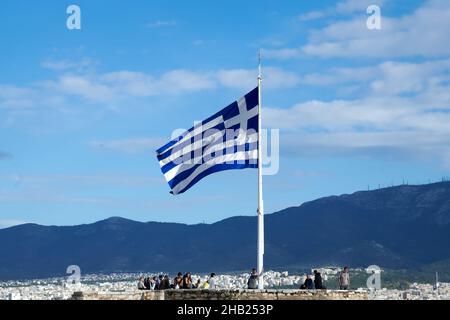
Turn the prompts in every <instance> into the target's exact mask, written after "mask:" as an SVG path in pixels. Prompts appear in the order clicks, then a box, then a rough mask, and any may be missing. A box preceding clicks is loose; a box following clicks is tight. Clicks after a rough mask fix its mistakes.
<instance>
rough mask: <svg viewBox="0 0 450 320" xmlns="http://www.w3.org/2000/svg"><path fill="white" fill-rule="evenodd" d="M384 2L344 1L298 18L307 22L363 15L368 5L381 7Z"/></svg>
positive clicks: (372, 0) (380, 0)
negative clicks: (339, 16)
mask: <svg viewBox="0 0 450 320" xmlns="http://www.w3.org/2000/svg"><path fill="white" fill-rule="evenodd" d="M385 2H386V0H345V1H340V2H338V3H337V4H336V5H335V6H333V7H328V8H325V9H323V10H315V11H310V12H307V13H303V14H301V15H300V16H299V17H298V18H299V21H301V22H307V21H312V20H318V19H323V18H326V17H330V16H336V15H341V16H342V15H352V14H354V13H361V14H365V13H366V10H367V8H368V7H369V6H370V5H378V6H382V5H383V4H384V3H385Z"/></svg>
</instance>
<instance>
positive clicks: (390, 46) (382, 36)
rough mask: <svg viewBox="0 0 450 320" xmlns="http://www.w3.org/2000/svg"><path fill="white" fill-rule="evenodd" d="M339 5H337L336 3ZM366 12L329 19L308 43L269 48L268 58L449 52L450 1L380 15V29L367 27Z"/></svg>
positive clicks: (348, 8)
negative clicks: (395, 15)
mask: <svg viewBox="0 0 450 320" xmlns="http://www.w3.org/2000/svg"><path fill="white" fill-rule="evenodd" d="M358 2H359V1H350V2H347V3H346V4H345V5H342V6H340V10H341V11H343V12H346V11H347V12H351V11H353V10H354V9H355V8H357V7H359V6H360V4H358ZM338 7H339V6H338ZM366 19H367V15H365V12H364V14H361V15H359V16H356V17H353V18H351V19H350V20H341V21H337V22H332V23H331V24H329V25H328V26H326V27H325V28H323V29H320V30H314V31H313V32H311V36H310V39H309V42H308V43H307V44H305V45H303V46H301V47H298V48H282V49H276V50H270V51H269V55H268V57H269V58H278V59H286V58H294V57H302V56H318V57H322V58H333V57H338V58H354V57H364V58H367V57H381V58H394V57H417V56H419V57H420V56H421V57H442V56H447V55H449V54H450V41H448V32H447V31H448V30H450V2H448V1H442V0H428V1H426V2H425V3H424V4H423V5H422V6H421V7H419V8H418V9H416V10H415V11H414V12H413V13H412V14H409V15H405V16H402V17H398V18H391V17H387V16H385V15H382V29H381V30H368V28H367V26H366Z"/></svg>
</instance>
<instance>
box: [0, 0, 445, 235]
mask: <svg viewBox="0 0 450 320" xmlns="http://www.w3.org/2000/svg"><path fill="white" fill-rule="evenodd" d="M71 4H76V5H78V6H80V8H81V30H68V29H67V28H66V19H67V17H68V15H67V14H66V8H67V7H68V6H69V5H71ZM371 4H377V5H380V7H381V13H382V29H381V30H368V29H367V27H366V20H367V18H368V15H367V13H366V8H367V7H368V6H369V5H371ZM448 30H450V3H449V2H448V1H441V0H427V1H425V0H424V1H412V0H384V1H381V0H371V1H365V0H362V1H361V0H340V1H284V2H280V1H277V2H276V1H261V0H260V1H206V0H204V1H132V2H130V1H111V0H109V1H100V0H96V1H58V2H56V1H40V2H39V4H30V3H29V1H23V0H22V1H3V2H2V8H1V11H0V35H1V39H2V40H1V41H2V42H1V47H2V50H0V227H6V226H10V225H14V224H18V223H23V222H36V223H41V224H56V225H72V224H79V223H89V222H93V221H97V220H100V219H104V218H107V217H110V216H122V217H126V218H130V219H135V220H140V221H152V220H156V221H173V222H184V223H200V222H203V221H205V222H208V223H210V222H214V221H218V220H220V219H223V218H226V217H230V216H234V215H251V214H255V212H256V204H257V195H256V191H257V190H256V187H257V185H256V179H257V176H256V170H245V171H228V172H222V173H218V174H215V175H212V176H209V177H207V178H206V179H204V180H203V181H201V182H200V183H199V184H197V185H196V186H195V187H194V188H192V189H191V190H189V192H187V193H185V194H183V195H180V196H177V197H174V196H172V195H170V194H169V188H168V186H167V184H166V183H165V182H164V180H163V176H162V174H161V173H160V170H159V166H158V162H157V161H156V158H155V153H154V151H155V150H156V149H157V148H158V147H160V146H161V145H162V144H163V143H164V142H166V141H168V140H169V138H170V135H171V133H172V131H173V130H174V129H177V128H185V129H187V128H189V127H191V126H192V125H193V122H194V121H196V120H202V119H205V118H207V117H208V116H210V115H212V114H213V113H215V112H216V111H218V110H220V109H221V108H222V107H225V106H226V105H228V104H229V103H230V102H232V101H234V100H235V99H236V98H238V97H240V96H242V95H243V94H245V93H246V92H247V91H249V90H251V89H252V88H253V87H254V86H255V85H256V75H257V74H256V65H257V52H258V50H259V49H260V48H262V49H263V56H264V76H265V80H264V92H263V99H264V100H263V101H264V102H263V103H264V114H263V117H264V118H263V121H264V126H265V127H268V128H274V129H279V130H280V171H279V173H278V174H277V175H275V176H268V177H265V207H266V212H268V213H270V212H274V211H276V210H279V209H283V208H285V207H289V206H294V205H299V204H301V203H303V202H305V201H308V200H313V199H315V198H318V197H321V196H327V195H333V194H342V193H350V192H354V191H358V190H366V189H368V188H371V189H373V188H377V187H378V186H379V185H381V186H389V185H393V184H394V185H396V184H400V183H402V182H403V181H407V182H408V183H410V184H412V183H414V184H415V183H427V182H429V181H436V180H440V179H441V177H443V176H448V175H449V169H450V151H449V149H448V147H449V146H450V138H449V137H450V126H449V125H448V124H449V123H450V122H449V120H450V113H449V111H450V90H449V89H450V88H449V87H450V73H449V72H450V41H448Z"/></svg>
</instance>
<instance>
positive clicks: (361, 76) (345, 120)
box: [264, 59, 450, 167]
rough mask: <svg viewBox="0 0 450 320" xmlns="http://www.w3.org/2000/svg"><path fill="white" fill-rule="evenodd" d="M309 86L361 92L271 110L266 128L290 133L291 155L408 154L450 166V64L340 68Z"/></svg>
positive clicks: (287, 138)
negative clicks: (435, 160) (348, 88)
mask: <svg viewBox="0 0 450 320" xmlns="http://www.w3.org/2000/svg"><path fill="white" fill-rule="evenodd" d="M302 81H303V82H304V83H305V82H307V83H309V84H313V85H319V84H320V85H325V86H332V87H333V89H336V86H337V89H336V90H339V88H340V87H341V86H342V87H343V88H346V86H355V87H356V89H355V91H356V92H357V93H359V94H356V96H357V97H355V98H352V99H349V98H347V99H335V100H331V101H307V102H303V103H299V104H296V105H294V106H292V107H290V108H288V109H281V108H266V109H265V111H264V115H265V119H264V123H265V124H266V125H267V126H269V127H272V128H280V129H282V134H283V135H282V145H283V144H284V147H285V150H287V151H288V152H292V153H301V154H308V153H310V154H317V153H327V154H330V153H331V154H339V153H343V152H352V153H354V152H359V153H360V154H364V155H368V154H371V152H374V153H375V154H377V155H378V156H379V155H381V154H403V155H406V154H407V155H408V156H424V157H431V158H436V159H440V160H441V161H442V163H443V164H444V165H445V166H446V167H450V126H449V125H448V123H450V60H448V59H444V60H433V61H428V62H422V63H400V62H393V61H387V62H384V63H381V64H379V65H376V66H372V67H362V68H336V69H332V70H330V71H329V72H326V73H324V74H313V75H307V76H305V77H304V78H303V79H302ZM387 151H389V152H387Z"/></svg>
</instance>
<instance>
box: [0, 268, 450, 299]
mask: <svg viewBox="0 0 450 320" xmlns="http://www.w3.org/2000/svg"><path fill="white" fill-rule="evenodd" d="M316 269H317V270H318V271H319V272H321V273H322V276H323V278H324V280H325V279H326V277H328V276H331V277H332V276H335V275H336V274H338V273H339V272H340V269H338V268H331V267H330V268H316ZM313 270H314V269H313ZM141 275H142V274H137V273H120V274H110V275H95V274H94V275H86V276H84V277H82V278H81V283H80V284H68V283H67V281H66V280H67V279H66V278H51V279H44V280H29V281H7V282H0V300H64V299H69V298H70V297H71V296H72V294H73V293H74V292H75V291H83V292H98V293H122V294H127V293H129V294H133V293H135V292H136V291H137V279H138V278H139V277H140V276H141ZM249 275H250V274H249V273H241V274H222V275H217V277H216V285H217V288H218V289H244V288H246V286H247V280H248V277H249ZM192 278H193V279H194V281H197V280H198V279H200V282H201V283H204V282H205V281H207V280H208V276H207V275H193V276H192ZM305 278H306V275H300V274H289V273H288V272H287V271H285V272H277V271H267V272H265V277H264V282H265V287H266V288H272V289H274V288H280V287H292V288H299V287H300V285H301V284H302V283H303V282H304V280H305ZM358 290H367V289H365V288H361V289H358ZM369 297H370V298H371V299H374V300H450V283H439V286H438V287H436V285H431V284H417V283H415V284H413V285H411V287H410V288H409V289H407V290H403V291H402V290H387V289H381V290H371V291H370V292H369Z"/></svg>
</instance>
